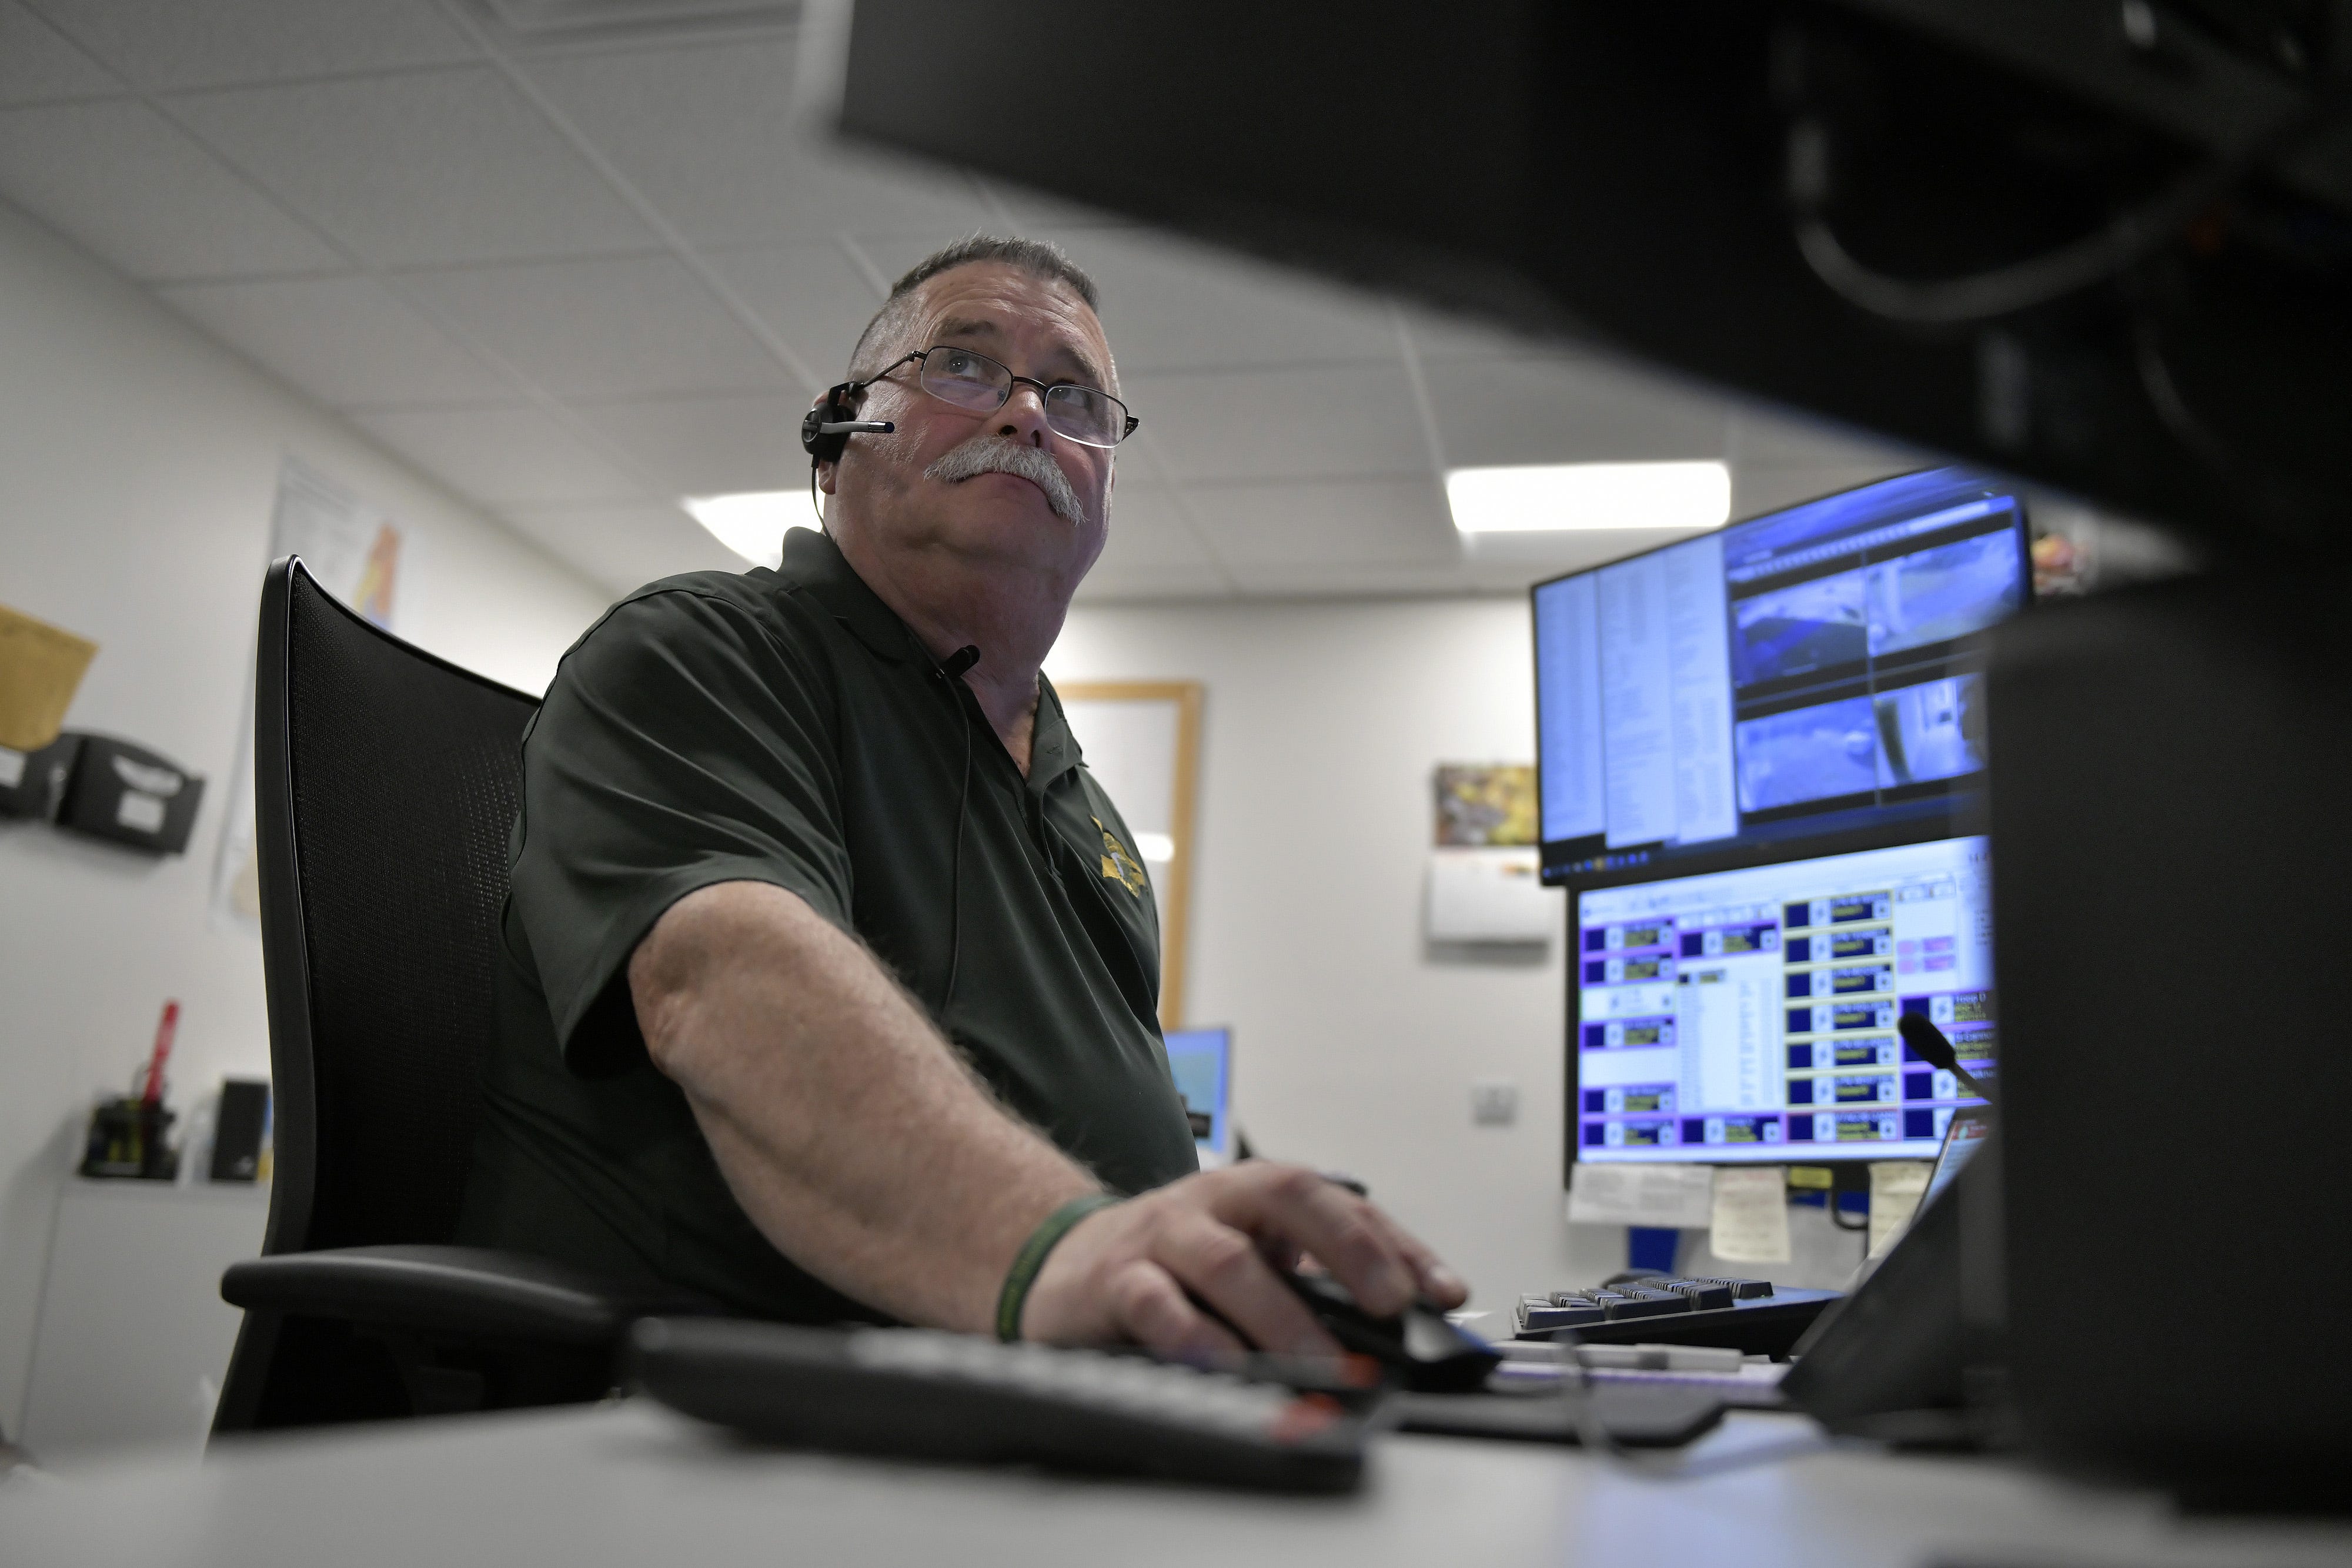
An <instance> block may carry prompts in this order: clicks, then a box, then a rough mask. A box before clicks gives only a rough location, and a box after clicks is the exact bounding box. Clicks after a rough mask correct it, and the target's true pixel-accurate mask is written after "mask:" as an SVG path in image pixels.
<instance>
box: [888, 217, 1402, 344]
mask: <svg viewBox="0 0 2352 1568" xmlns="http://www.w3.org/2000/svg"><path fill="white" fill-rule="evenodd" d="M1024 233H1027V234H1029V235H1031V236H1032V237H1034V238H1038V239H1045V240H1050V241H1052V242H1054V243H1055V244H1057V245H1059V246H1061V247H1062V248H1063V249H1064V250H1065V251H1066V252H1067V253H1068V254H1069V256H1070V259H1071V260H1072V261H1075V262H1076V263H1077V265H1078V267H1079V269H1080V270H1081V271H1083V272H1085V273H1086V274H1087V276H1088V277H1091V278H1093V279H1094V282H1095V285H1096V287H1097V290H1098V291H1099V293H1100V295H1101V302H1102V304H1101V310H1102V319H1103V329H1104V331H1105V332H1106V333H1107V334H1108V336H1109V338H1110V346H1111V351H1112V352H1113V353H1114V354H1115V355H1116V356H1117V357H1118V368H1119V373H1120V375H1121V376H1122V377H1128V378H1131V377H1134V376H1137V375H1148V374H1150V373H1152V372H1154V371H1191V370H1216V369H1223V368H1226V367H1229V366H1277V365H1318V364H1331V363H1344V362H1349V361H1368V362H1369V361H1384V362H1386V363H1389V364H1391V365H1395V364H1400V363H1401V362H1402V361H1401V360H1400V359H1399V345H1398V341H1397V335H1396V329H1395V326H1394V324H1393V322H1392V321H1391V319H1390V317H1389V314H1388V307H1387V306H1386V305H1384V304H1383V303H1381V301H1379V300H1377V299H1375V298H1371V297H1370V296H1369V295H1365V294H1360V293H1358V292H1356V291H1355V290H1353V289H1349V288H1346V287H1341V286H1339V285H1338V284H1327V283H1321V282H1317V281H1315V280H1313V279H1309V278H1306V277H1300V276H1299V275H1297V274H1296V273H1290V272H1286V271H1283V270H1282V269H1280V268H1278V267H1268V266H1265V265H1264V264H1262V263H1259V262H1255V261H1253V260H1250V259H1248V258H1246V257H1243V256H1234V255H1232V254H1230V253H1228V252H1224V251H1220V250H1214V249H1211V248H1209V247H1207V246H1197V245H1193V244H1191V243H1189V242H1187V241H1184V240H1181V239H1178V238H1176V237H1173V236H1171V235H1163V234H1160V233H1157V232H1155V231H1152V230H1150V229H1138V228H1132V227H1129V228H1123V229H1101V230H1089V229H1083V228H1073V229H1058V228H1057V229H1054V230H1050V231H1049V230H1032V229H1025V228H1024ZM855 237H856V244H857V246H858V248H859V249H861V250H863V251H864V252H865V253H866V256H868V257H869V258H870V259H871V260H872V261H873V262H874V265H875V266H876V267H877V269H879V270H880V272H881V273H882V275H883V277H887V278H897V277H900V276H901V275H903V274H904V273H906V272H907V271H908V269H909V268H911V267H914V266H915V265H916V264H917V263H919V262H920V261H921V260H922V259H923V258H924V257H925V256H929V254H930V253H931V252H932V251H934V250H937V249H938V248H940V246H943V245H946V244H947V243H949V242H950V241H951V240H954V239H958V238H961V231H959V230H954V229H938V230H933V231H929V232H923V233H900V234H878V233H864V234H859V235H856V236H855Z"/></svg>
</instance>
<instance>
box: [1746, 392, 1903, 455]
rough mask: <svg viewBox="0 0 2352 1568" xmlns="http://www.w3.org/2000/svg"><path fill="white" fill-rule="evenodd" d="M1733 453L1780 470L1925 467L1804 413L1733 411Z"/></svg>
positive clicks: (1884, 444)
mask: <svg viewBox="0 0 2352 1568" xmlns="http://www.w3.org/2000/svg"><path fill="white" fill-rule="evenodd" d="M1733 420H1734V430H1733V437H1732V439H1733V441H1734V444H1735V445H1734V450H1735V451H1736V452H1737V453H1738V455H1739V456H1740V457H1741V458H1743V459H1748V460H1753V461H1755V462H1757V463H1759V464H1764V465H1769V466H1772V467H1779V468H1869V467H1874V466H1877V465H1883V464H1896V465H1902V466H1904V467H1920V466H1924V465H1925V463H1926V459H1924V458H1918V457H1916V456H1915V455H1913V454H1911V453H1909V452H1906V450H1905V449H1904V448H1902V447H1900V446H1898V445H1896V444H1895V443H1893V442H1891V441H1886V440H1884V439H1882V438H1880V437H1877V436H1874V435H1870V434H1865V433H1864V432H1861V431H1857V430H1853V429H1849V428H1848V427H1846V426H1843V425H1839V424H1832V423H1830V422H1829V421H1827V420H1817V419H1809V418H1807V417H1805V416H1804V415H1802V414H1795V413H1778V412H1776V411H1770V410H1766V409H1759V408H1754V407H1745V406H1740V407H1735V409H1734V413H1733Z"/></svg>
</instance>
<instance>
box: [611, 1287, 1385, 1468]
mask: <svg viewBox="0 0 2352 1568" xmlns="http://www.w3.org/2000/svg"><path fill="white" fill-rule="evenodd" d="M629 1370H630V1374H631V1375H632V1377H633V1378H634V1379H635V1382H636V1384H637V1385H638V1386H640V1387H642V1388H643V1389H644V1390H645V1391H646V1393H648V1394H650V1395H652V1396H654V1397H655V1398H656V1399H658V1400H660V1401H661V1402H662V1403H663V1404H665V1405H667V1406H671V1407H672V1408H674V1409H677V1410H682V1411H684V1412H685V1413H686V1414H688V1415H689V1416H698V1417H700V1418H701V1419H703V1420H706V1421H712V1422H716V1423H718V1424H719V1425H720V1426H724V1427H732V1428H734V1429H735V1430H737V1431H740V1432H744V1433H747V1434H749V1435H751V1436H752V1437H760V1438H764V1439H767V1440H769V1441H772V1442H778V1443H787V1444H792V1445H794V1446H797V1447H803V1448H828V1449H836V1450H842V1451H846V1452H852V1453H865V1454H885V1455H903V1456H907V1457H910V1458H933V1459H949V1460H963V1461H970V1462H977V1463H1013V1464H1037V1465H1045V1466H1049V1467H1052V1468H1055V1469H1077V1470H1091V1471H1097V1472H1108V1473H1114V1474H1129V1475H1157V1476H1168V1477H1172V1478H1176V1479H1185V1480H1195V1481H1207V1482H1212V1483H1215V1484H1220V1485H1225V1486H1248V1487H1261V1488H1268V1489H1273V1490H1283V1491H1322V1492H1328V1491H1345V1490H1349V1488H1352V1487H1353V1486H1355V1485H1356V1483H1357V1481H1358V1480H1359V1479H1360V1478H1361V1476H1362V1474H1363V1468H1364V1441H1365V1437H1366V1436H1367V1435H1368V1434H1369V1432H1370V1429H1371V1426H1372V1421H1373V1418H1374V1417H1373V1411H1372V1409H1370V1408H1369V1407H1368V1401H1367V1400H1364V1399H1355V1398H1349V1397H1346V1396H1337V1397H1335V1396H1333V1395H1331V1394H1325V1393H1313V1392H1308V1393H1302V1392H1300V1391H1299V1390H1298V1389H1297V1388H1295V1387H1292V1386H1289V1385H1286V1384H1284V1383H1279V1382H1273V1381H1264V1380H1258V1379H1253V1378H1248V1377H1243V1376H1240V1375H1234V1374H1232V1373H1224V1372H1205V1371H1201V1370H1199V1369H1196V1368H1193V1367H1190V1366H1181V1365H1176V1364H1171V1363H1167V1362H1159V1361H1152V1360H1149V1359H1147V1358H1145V1357H1142V1356H1139V1355H1121V1354H1108V1353H1105V1352H1101V1351H1090V1350H1055V1349H1050V1348H1048V1347H1046V1346H1045V1345H1037V1344H999V1343H996V1342H995V1341H994V1340H990V1339H980V1338H976V1337H974V1336H972V1335H969V1334H953V1333H936V1332H934V1331H931V1330H928V1329H880V1328H875V1329H810V1328H790V1327H786V1326H784V1325H782V1324H779V1323H762V1322H744V1321H741V1320H740V1319H717V1318H701V1319H694V1318H647V1319H646V1320H644V1321H643V1322H639V1323H638V1324H637V1325H636V1326H635V1328H634V1329H633V1330H631V1331H630V1354H629Z"/></svg>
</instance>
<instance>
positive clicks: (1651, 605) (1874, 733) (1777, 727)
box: [1532, 468, 2032, 886]
mask: <svg viewBox="0 0 2352 1568" xmlns="http://www.w3.org/2000/svg"><path fill="white" fill-rule="evenodd" d="M2028 548H2029V546H2028V539H2027V537H2026V524H2025V508H2024V507H2023V506H2022V505H2021V503H2020V502H2019V500H2018V498H2017V497H2016V496H2015V495H2014V494H2012V493H2011V491H2010V490H2008V489H2007V488H2005V487H2003V486H2000V485H1999V484H1997V483H1995V482H1994V481H1992V480H1990V479H1988V478H1986V477H1984V476H1981V475H1978V474H1973V473H1970V472H1969V471H1968V470H1965V469H1959V468H1937V469H1930V470H1927V471H1924V472H1921V473H1916V474H1906V475H1903V476H1899V477H1896V478H1893V479H1886V480H1882V481H1880V482H1879V483H1877V484H1874V485H1865V486H1862V487H1861V488H1859V489H1854V490H1848V491H1844V492H1843V493H1841V494H1838V495H1834V496H1828V497H1822V498H1821V499H1819V500H1815V501H1808V502H1806V503H1804V504H1803V505H1801V506H1796V507H1789V508H1787V509H1785V510H1782V511H1779V512H1772V513H1769V514H1767V515H1765V516H1763V517H1754V518H1750V519H1748V521H1745V522H1741V523H1736V524H1733V525H1732V526H1731V527H1729V528H1722V529H1718V530H1717V531H1715V532H1712V533H1707V534H1703V535H1700V536H1699V537H1697V538H1690V539H1685V540H1683V541H1682V542H1680V543H1677V544H1672V545H1667V546H1665V547H1664V548H1663V549H1654V550H1651V551H1648V552H1647V553H1645V554H1642V555H1637V556H1633V557H1631V558H1629V559H1624V560H1621V561H1617V562H1615V563H1613V564H1612V565H1609V566H1603V567H1599V568H1596V569H1593V570H1587V571H1580V572H1576V573H1573V574H1571V575H1570V576H1566V577H1559V578H1554V579H1552V580H1550V581H1548V582H1543V583H1538V585H1537V586H1536V587H1535V588H1534V589H1533V591H1532V593H1533V598H1534V610H1535V651H1536V726H1537V766H1538V817H1539V832H1540V837H1541V840H1542V844H1543V875H1544V880H1545V881H1546V882H1547V883H1556V884H1568V885H1574V886H1596V885H1602V884H1605V883H1610V882H1624V881H1630V880H1635V879H1647V878H1654V877H1657V876H1662V875H1672V874H1675V873H1684V872H1698V871H1706V870H1711V869H1714V868H1716V867H1719V866H1734V865H1754V864H1757V863H1759V862H1765V861H1769V860H1784V859H1789V858H1792V857H1794V856H1797V855H1801V854H1808V853H1811V854H1821V853H1826V852H1831V851H1835V850H1845V849H1867V848H1873V847H1876V846H1878V845H1883V844H1893V843H1900V842H1904V841H1917V840H1920V839H1926V838H1934V837H1937V836H1940V835H1944V834H1948V833H1952V832H1957V831H1960V830H1961V826H1962V824H1961V823H1960V822H1959V821H1958V818H1957V816H1956V807H1957V806H1958V804H1959V803H1960V801H1961V800H1962V798H1963V797H1965V796H1966V795H1967V794H1968V793H1969V791H1970V790H1971V789H1973V788H1974V786H1975V785H1976V784H1977V783H1978V782H1979V781H1980V779H1981V778H1982V776H1983V768H1984V758H1983V749H1982V747H1983V742H1982V739H1981V717H1982V716H1981V714H1980V713H1979V711H1978V676H1977V675H1976V674H1974V673H1973V672H1972V670H1971V669H1970V668H1969V658H1970V656H1971V655H1972V654H1973V653H1974V652H1975V651H1976V649H1977V646H1978V644H1979V642H1980V640H1981V637H1982V634H1983V632H1984V630H1985V629H1986V628H1987V627H1989V626H1990V625H1991V624H1992V623H1993V622H1996V621H1999V620H2000V619H2002V618H2003V617H2005V616H2007V615H2009V614H2010V613H2011V612H2013V611H2015V610H2016V609H2017V608H2018V607H2019V606H2020V605H2021V604H2023V603H2024V602H2025V601H2026V599H2027V597H2028V595H2029V594H2030V592H2031V589H2032V567H2031V560H2030V557H2029V554H2028Z"/></svg>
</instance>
